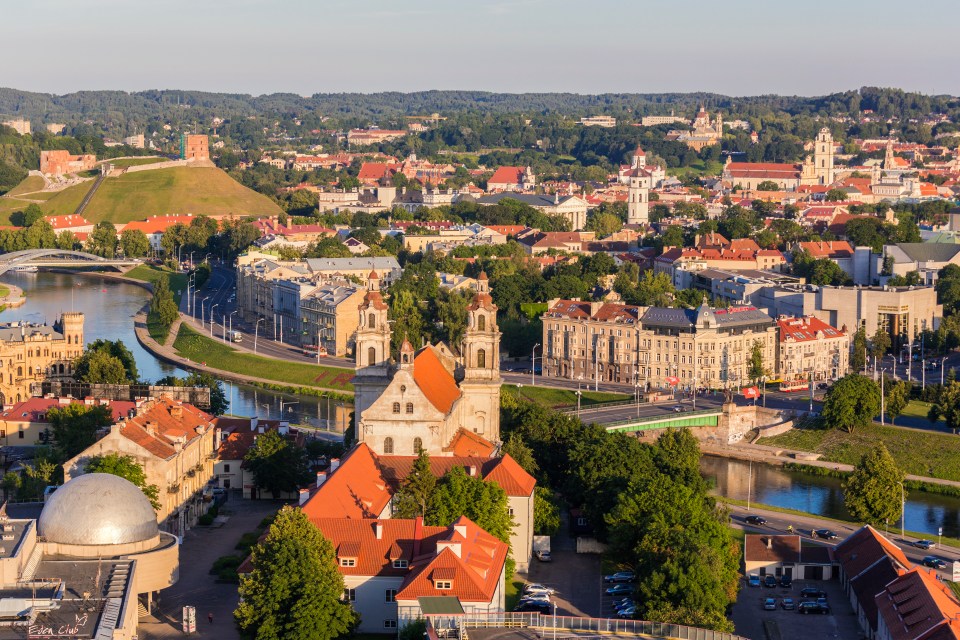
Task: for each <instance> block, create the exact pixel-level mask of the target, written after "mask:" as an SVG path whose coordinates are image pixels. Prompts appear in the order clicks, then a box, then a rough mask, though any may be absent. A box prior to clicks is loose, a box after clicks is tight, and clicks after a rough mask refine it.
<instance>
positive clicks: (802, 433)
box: [758, 424, 960, 481]
mask: <svg viewBox="0 0 960 640" xmlns="http://www.w3.org/2000/svg"><path fill="white" fill-rule="evenodd" d="M879 442H883V443H884V444H885V445H886V446H887V449H888V450H889V451H890V454H891V455H892V456H893V458H894V460H896V461H897V464H898V465H899V466H900V468H901V469H903V470H904V472H906V473H909V474H913V475H918V476H927V477H931V478H942V479H944V480H957V481H960V438H957V437H956V436H953V435H950V434H946V433H937V432H932V431H918V430H914V429H901V428H898V427H890V426H884V427H881V426H880V425H879V424H873V425H871V426H869V427H867V428H865V429H859V430H857V431H854V432H853V433H847V432H846V431H841V430H839V429H794V430H792V431H788V432H787V433H784V434H781V435H779V436H774V437H772V438H761V439H760V441H759V442H758V444H762V445H769V446H774V447H784V448H785V449H796V450H799V451H813V452H815V453H819V454H821V455H822V457H823V459H824V460H828V461H830V462H843V463H846V464H853V465H855V464H857V463H858V462H859V461H860V457H861V456H862V455H863V454H864V452H865V451H867V450H868V449H870V448H872V447H874V446H875V445H876V444H877V443H879Z"/></svg>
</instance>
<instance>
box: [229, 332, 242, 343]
mask: <svg viewBox="0 0 960 640" xmlns="http://www.w3.org/2000/svg"><path fill="white" fill-rule="evenodd" d="M230 341H231V342H243V334H242V333H240V332H239V331H231V332H230Z"/></svg>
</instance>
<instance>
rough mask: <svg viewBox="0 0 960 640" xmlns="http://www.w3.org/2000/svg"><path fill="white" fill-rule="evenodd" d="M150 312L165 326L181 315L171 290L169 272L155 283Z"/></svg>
mask: <svg viewBox="0 0 960 640" xmlns="http://www.w3.org/2000/svg"><path fill="white" fill-rule="evenodd" d="M150 313H151V314H153V315H154V317H155V318H157V320H158V321H159V322H160V323H161V324H162V325H163V326H165V327H169V326H170V325H172V324H173V323H174V322H176V320H177V317H178V316H179V315H180V308H179V307H178V306H177V302H176V300H174V297H173V292H172V291H170V279H169V278H168V277H167V274H163V275H161V276H160V277H159V278H157V281H156V282H154V283H153V298H152V299H151V300H150Z"/></svg>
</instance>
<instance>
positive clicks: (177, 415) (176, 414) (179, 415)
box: [170, 404, 183, 420]
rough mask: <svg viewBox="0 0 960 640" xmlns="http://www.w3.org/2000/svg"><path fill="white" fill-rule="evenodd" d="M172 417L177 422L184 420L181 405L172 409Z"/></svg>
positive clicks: (176, 405)
mask: <svg viewBox="0 0 960 640" xmlns="http://www.w3.org/2000/svg"><path fill="white" fill-rule="evenodd" d="M170 415H171V417H174V418H176V419H177V420H181V419H182V418H183V407H182V406H181V405H179V404H175V405H173V406H172V407H170Z"/></svg>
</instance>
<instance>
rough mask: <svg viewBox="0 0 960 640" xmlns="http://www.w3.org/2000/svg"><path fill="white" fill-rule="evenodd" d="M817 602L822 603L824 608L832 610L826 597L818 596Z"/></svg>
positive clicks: (821, 605)
mask: <svg viewBox="0 0 960 640" xmlns="http://www.w3.org/2000/svg"><path fill="white" fill-rule="evenodd" d="M817 604H818V605H820V607H821V608H822V609H826V610H827V611H830V603H829V602H827V599H826V598H817Z"/></svg>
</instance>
